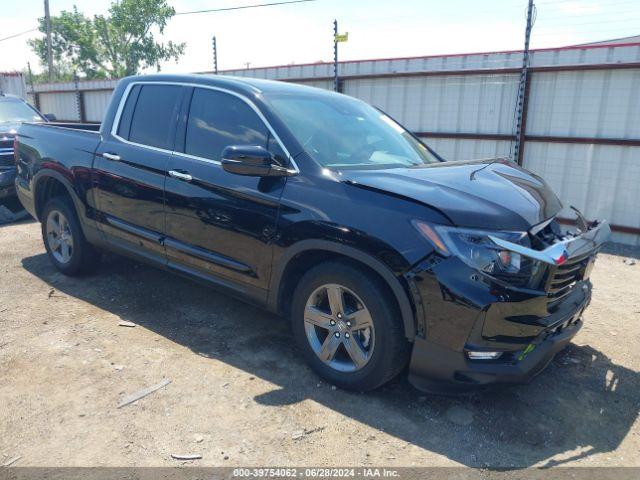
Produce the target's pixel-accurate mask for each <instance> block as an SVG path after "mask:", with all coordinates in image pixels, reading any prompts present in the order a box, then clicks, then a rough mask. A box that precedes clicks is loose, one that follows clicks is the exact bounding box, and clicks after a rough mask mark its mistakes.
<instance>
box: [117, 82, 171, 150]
mask: <svg viewBox="0 0 640 480" xmlns="http://www.w3.org/2000/svg"><path fill="white" fill-rule="evenodd" d="M181 89H182V87H180V86H179V85H143V86H142V87H141V89H140V93H139V94H138V96H137V101H136V104H135V108H134V110H133V115H132V117H131V128H130V131H129V137H128V140H129V141H131V142H135V143H140V144H142V145H148V146H151V147H157V148H162V149H165V150H172V149H173V141H174V135H175V125H176V120H177V115H178V101H179V98H180V92H181ZM132 93H133V92H132ZM130 97H131V95H130ZM127 113H128V112H127V106H126V105H125V110H124V111H123V120H124V117H125V116H126V114H127ZM118 131H120V130H118Z"/></svg>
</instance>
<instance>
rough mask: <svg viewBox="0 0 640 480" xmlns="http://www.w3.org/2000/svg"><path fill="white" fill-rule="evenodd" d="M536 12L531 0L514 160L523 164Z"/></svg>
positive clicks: (519, 93) (525, 36)
mask: <svg viewBox="0 0 640 480" xmlns="http://www.w3.org/2000/svg"><path fill="white" fill-rule="evenodd" d="M534 11H535V5H534V4H533V0H529V5H528V7H527V28H526V29H525V33H524V51H523V54H522V71H521V72H520V84H519V85H518V103H517V109H518V114H517V118H516V143H515V148H514V152H513V158H514V159H515V160H516V161H517V162H518V163H522V153H523V150H522V149H523V148H524V145H523V144H524V134H525V131H524V130H525V124H526V118H525V115H526V108H525V107H526V104H527V100H528V98H527V97H528V96H529V91H528V90H529V89H528V88H527V87H528V85H529V79H528V78H527V77H528V74H529V40H530V38H531V29H532V28H533V12H534Z"/></svg>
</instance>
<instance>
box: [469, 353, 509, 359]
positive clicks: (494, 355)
mask: <svg viewBox="0 0 640 480" xmlns="http://www.w3.org/2000/svg"><path fill="white" fill-rule="evenodd" d="M467 356H468V357H469V358H470V359H471V360H495V359H496V358H500V357H501V356H502V352H467Z"/></svg>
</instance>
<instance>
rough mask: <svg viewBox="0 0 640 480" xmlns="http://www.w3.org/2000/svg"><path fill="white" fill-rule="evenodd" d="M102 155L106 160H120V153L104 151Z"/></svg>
mask: <svg viewBox="0 0 640 480" xmlns="http://www.w3.org/2000/svg"><path fill="white" fill-rule="evenodd" d="M102 156H103V157H104V158H106V159H107V160H111V161H112V162H119V161H120V160H121V159H120V155H117V154H115V153H109V152H104V153H103V154H102Z"/></svg>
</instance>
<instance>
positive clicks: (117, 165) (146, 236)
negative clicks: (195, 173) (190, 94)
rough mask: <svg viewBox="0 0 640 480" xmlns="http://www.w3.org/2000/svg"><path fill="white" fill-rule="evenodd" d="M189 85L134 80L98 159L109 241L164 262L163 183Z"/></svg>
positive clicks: (102, 222) (100, 212)
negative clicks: (181, 105)
mask: <svg viewBox="0 0 640 480" xmlns="http://www.w3.org/2000/svg"><path fill="white" fill-rule="evenodd" d="M185 90H186V89H185V88H184V87H182V86H180V85H164V84H151V83H149V84H144V83H143V84H133V85H132V86H130V88H129V89H128V91H127V92H125V96H124V102H125V103H124V104H123V105H121V108H120V110H119V114H118V115H117V118H116V119H115V121H116V123H115V124H114V129H113V130H112V132H109V133H108V134H106V135H105V140H104V141H103V143H102V144H101V145H100V147H99V149H98V152H97V155H96V161H95V163H94V187H95V190H94V191H95V199H96V207H97V220H98V224H99V226H100V228H101V229H102V231H103V232H104V233H105V234H106V236H107V240H108V241H109V243H111V244H112V245H113V246H114V247H116V248H120V249H124V250H127V251H132V252H134V253H136V254H138V255H143V256H145V257H148V258H150V259H151V260H155V261H159V262H161V263H166V256H165V252H164V247H163V246H162V243H161V240H162V232H163V230H164V183H165V177H166V171H167V165H168V162H169V159H170V157H171V151H172V150H173V147H174V141H175V132H176V125H177V116H178V110H179V106H180V102H181V100H182V95H183V94H184V92H185Z"/></svg>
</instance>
